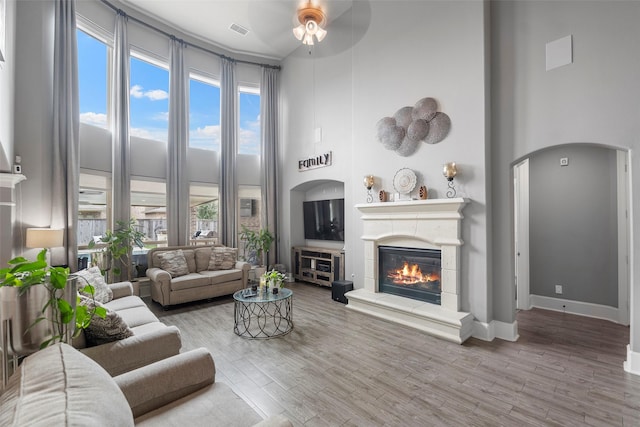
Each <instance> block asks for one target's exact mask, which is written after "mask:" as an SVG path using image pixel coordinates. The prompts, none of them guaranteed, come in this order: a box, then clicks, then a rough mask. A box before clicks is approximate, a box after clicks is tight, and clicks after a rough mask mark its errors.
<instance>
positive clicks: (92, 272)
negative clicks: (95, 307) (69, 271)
mask: <svg viewBox="0 0 640 427" xmlns="http://www.w3.org/2000/svg"><path fill="white" fill-rule="evenodd" d="M74 275H75V276H77V277H78V279H77V283H76V286H77V288H78V292H80V293H81V294H83V295H86V296H88V297H91V294H90V293H88V292H82V289H83V288H84V287H85V286H86V285H91V286H93V297H94V298H95V300H96V301H98V302H101V303H105V302H109V301H111V300H112V299H113V291H112V290H111V288H110V287H109V286H107V282H105V281H104V276H102V273H101V272H100V269H99V268H98V267H95V266H94V267H90V268H87V269H84V270H80V271H78V272H77V273H74Z"/></svg>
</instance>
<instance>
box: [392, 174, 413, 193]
mask: <svg viewBox="0 0 640 427" xmlns="http://www.w3.org/2000/svg"><path fill="white" fill-rule="evenodd" d="M417 181H418V179H417V177H416V173H415V172H414V171H412V170H411V169H409V168H402V169H400V170H399V171H398V172H396V174H395V176H394V177H393V188H395V189H396V191H397V192H398V193H402V194H409V193H411V191H413V189H414V188H415V187H416V182H417Z"/></svg>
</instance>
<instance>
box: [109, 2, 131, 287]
mask: <svg viewBox="0 0 640 427" xmlns="http://www.w3.org/2000/svg"><path fill="white" fill-rule="evenodd" d="M127 22H128V18H127V15H126V14H125V13H124V12H122V11H121V10H118V14H117V15H116V25H115V31H114V41H113V50H114V54H113V63H112V70H111V71H112V76H113V82H112V85H111V100H112V103H111V120H112V133H111V144H112V156H111V175H112V178H111V182H112V192H111V206H112V209H113V224H112V229H116V228H118V222H120V221H122V222H124V223H128V222H129V218H130V217H131V194H130V190H131V184H130V175H131V144H130V141H129V39H128V36H127ZM120 271H122V272H124V271H127V269H125V268H122V266H120ZM114 279H115V280H125V279H126V277H124V276H121V277H114Z"/></svg>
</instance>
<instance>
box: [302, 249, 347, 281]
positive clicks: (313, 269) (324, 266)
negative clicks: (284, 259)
mask: <svg viewBox="0 0 640 427" xmlns="http://www.w3.org/2000/svg"><path fill="white" fill-rule="evenodd" d="M291 259H292V263H293V277H294V278H295V279H296V280H301V281H303V282H310V283H315V284H317V285H322V286H328V287H331V282H333V281H336V280H344V251H343V250H338V249H326V248H310V247H304V246H294V247H293V248H291Z"/></svg>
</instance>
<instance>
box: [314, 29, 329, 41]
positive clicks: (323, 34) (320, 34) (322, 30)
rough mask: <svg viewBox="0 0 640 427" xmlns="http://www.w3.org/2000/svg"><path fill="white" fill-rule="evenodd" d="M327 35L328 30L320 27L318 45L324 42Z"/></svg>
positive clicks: (317, 36) (317, 33)
mask: <svg viewBox="0 0 640 427" xmlns="http://www.w3.org/2000/svg"><path fill="white" fill-rule="evenodd" d="M326 35H327V30H325V29H323V28H322V27H318V31H316V38H317V39H318V43H319V42H321V41H322V40H324V38H325V36H326Z"/></svg>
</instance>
